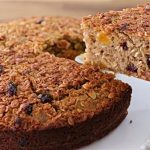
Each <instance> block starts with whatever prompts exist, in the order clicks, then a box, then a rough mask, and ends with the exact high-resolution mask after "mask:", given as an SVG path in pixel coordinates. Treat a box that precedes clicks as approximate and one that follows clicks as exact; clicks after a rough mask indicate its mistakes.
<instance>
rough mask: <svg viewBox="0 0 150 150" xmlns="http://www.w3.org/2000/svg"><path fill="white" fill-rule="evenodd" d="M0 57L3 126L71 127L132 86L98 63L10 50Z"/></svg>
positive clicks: (117, 98)
mask: <svg viewBox="0 0 150 150" xmlns="http://www.w3.org/2000/svg"><path fill="white" fill-rule="evenodd" d="M11 53H13V52H12V51H11ZM12 56H13V57H12ZM6 57H7V61H6V60H5V58H6ZM0 58H1V59H0V64H1V65H2V66H3V68H4V71H3V73H2V74H1V76H0V87H1V88H0V108H1V109H0V114H1V115H0V117H1V118H0V124H1V125H3V126H4V130H5V129H6V128H12V129H15V128H17V130H19V129H24V130H33V129H37V128H39V129H44V128H47V127H49V128H55V127H62V126H69V125H71V126H72V125H75V124H77V123H80V122H83V121H85V120H88V118H91V117H93V116H94V115H95V114H98V113H100V112H101V111H102V110H103V108H104V109H105V107H106V106H110V107H111V105H112V104H113V103H115V101H118V100H119V97H120V96H121V95H122V93H123V92H126V91H128V90H129V89H130V88H129V86H128V85H127V84H124V83H122V82H120V81H117V80H114V79H113V78H114V76H113V75H111V74H103V73H101V72H100V70H99V68H97V67H94V66H86V65H83V66H82V65H79V64H77V63H75V62H74V61H71V60H67V59H64V58H56V57H54V56H52V55H50V54H48V53H43V54H40V55H38V56H37V57H30V58H29V57H27V58H26V57H25V56H22V57H21V56H20V55H18V54H17V53H14V55H13V54H12V55H11V56H9V55H7V53H6V52H5V55H4V54H2V53H0ZM9 58H11V59H9ZM14 85H15V86H14ZM42 94H43V95H42ZM44 94H47V96H48V99H46V98H45V97H44V96H45V95H44ZM29 104H30V105H32V110H31V109H30V106H29V112H27V111H26V110H25V109H26V106H28V105H29ZM30 110H31V112H30ZM18 119H19V120H20V121H18ZM16 121H17V123H16ZM18 122H19V123H18ZM21 122H22V123H21ZM18 124H19V125H18Z"/></svg>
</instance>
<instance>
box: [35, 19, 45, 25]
mask: <svg viewBox="0 0 150 150" xmlns="http://www.w3.org/2000/svg"><path fill="white" fill-rule="evenodd" d="M43 21H44V19H43V18H41V19H39V20H37V21H36V24H41V23H42V22H43Z"/></svg>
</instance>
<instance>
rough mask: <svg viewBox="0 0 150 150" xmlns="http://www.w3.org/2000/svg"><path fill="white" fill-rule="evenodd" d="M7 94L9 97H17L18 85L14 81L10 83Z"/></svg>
mask: <svg viewBox="0 0 150 150" xmlns="http://www.w3.org/2000/svg"><path fill="white" fill-rule="evenodd" d="M7 92H8V94H9V96H14V95H16V94H17V85H16V84H14V83H13V82H12V81H10V82H9V84H8V89H7Z"/></svg>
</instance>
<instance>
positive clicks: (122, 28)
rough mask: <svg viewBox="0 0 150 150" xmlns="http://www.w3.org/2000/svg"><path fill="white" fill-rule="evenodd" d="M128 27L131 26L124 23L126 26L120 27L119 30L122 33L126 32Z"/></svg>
mask: <svg viewBox="0 0 150 150" xmlns="http://www.w3.org/2000/svg"><path fill="white" fill-rule="evenodd" d="M128 26H129V24H127V23H124V24H121V25H120V27H119V29H120V31H124V30H126V29H127V28H128Z"/></svg>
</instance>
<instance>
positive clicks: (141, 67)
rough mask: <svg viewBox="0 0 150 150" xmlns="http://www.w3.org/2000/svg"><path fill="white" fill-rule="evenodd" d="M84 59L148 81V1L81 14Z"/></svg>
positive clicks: (149, 8) (149, 79) (149, 15)
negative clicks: (142, 3)
mask: <svg viewBox="0 0 150 150" xmlns="http://www.w3.org/2000/svg"><path fill="white" fill-rule="evenodd" d="M82 28H83V30H84V31H83V32H84V40H85V43H86V59H85V62H86V63H91V64H98V65H100V66H101V68H107V69H109V70H113V71H115V72H120V73H125V74H128V75H132V76H135V77H139V78H142V79H145V80H148V81H150V3H147V4H144V5H139V6H138V7H137V8H127V9H123V10H122V11H109V12H104V13H98V14H96V15H94V16H87V17H84V18H83V21H82Z"/></svg>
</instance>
